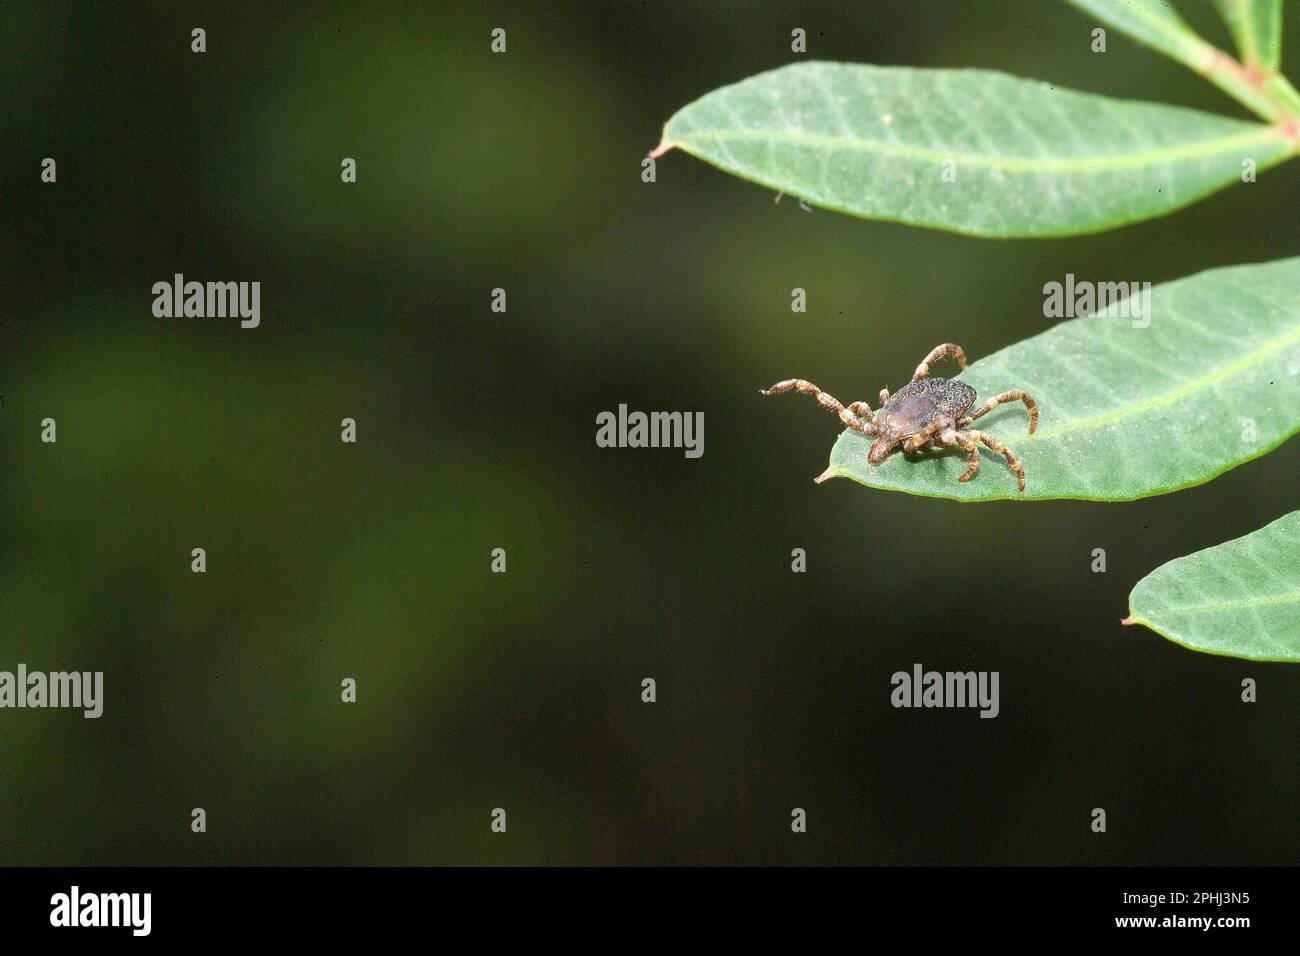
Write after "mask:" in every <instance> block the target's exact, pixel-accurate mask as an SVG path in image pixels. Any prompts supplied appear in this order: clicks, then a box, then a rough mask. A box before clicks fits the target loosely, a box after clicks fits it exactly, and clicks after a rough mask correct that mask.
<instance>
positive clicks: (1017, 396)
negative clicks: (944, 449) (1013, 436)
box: [957, 388, 1038, 435]
mask: <svg viewBox="0 0 1300 956" xmlns="http://www.w3.org/2000/svg"><path fill="white" fill-rule="evenodd" d="M1003 402H1024V403H1025V408H1027V409H1029V434H1031V435H1032V434H1033V433H1034V429H1035V428H1037V427H1038V404H1037V403H1036V402H1035V401H1034V400H1033V399H1032V398H1030V397H1029V395H1028V394H1027V393H1026V392H1022V391H1021V390H1020V389H1018V388H1013V389H1012V390H1011V391H1009V392H1003V393H1002V394H1001V395H994V396H993V397H992V398H990V399H989V400H988V401H987V402H985V403H984V404H983V405H981V406H980V407H979V408H978V409H976V410H975V411H973V412H971V413H970V414H969V415H967V416H966V417H965V418H963V419H962V420H961V421H960V422H958V423H957V424H958V425H959V426H960V427H961V428H965V427H966V426H967V425H969V424H970V423H971V422H973V421H975V419H977V418H979V417H980V416H981V415H987V414H988V413H989V412H991V411H993V409H995V408H997V407H998V406H999V405H1001V404H1002V403H1003Z"/></svg>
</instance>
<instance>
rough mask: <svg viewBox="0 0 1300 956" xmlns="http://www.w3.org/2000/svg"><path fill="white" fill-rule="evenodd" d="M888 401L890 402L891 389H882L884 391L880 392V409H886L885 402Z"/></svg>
mask: <svg viewBox="0 0 1300 956" xmlns="http://www.w3.org/2000/svg"><path fill="white" fill-rule="evenodd" d="M887 401H889V389H887V388H882V389H881V390H880V407H881V408H884V407H885V402H887Z"/></svg>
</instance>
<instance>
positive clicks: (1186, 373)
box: [791, 258, 1300, 501]
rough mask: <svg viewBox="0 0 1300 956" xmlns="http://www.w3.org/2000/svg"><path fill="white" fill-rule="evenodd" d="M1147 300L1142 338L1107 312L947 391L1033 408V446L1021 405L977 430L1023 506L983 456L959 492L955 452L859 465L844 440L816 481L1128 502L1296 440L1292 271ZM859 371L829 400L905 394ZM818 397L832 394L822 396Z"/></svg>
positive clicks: (857, 440)
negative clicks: (970, 390)
mask: <svg viewBox="0 0 1300 956" xmlns="http://www.w3.org/2000/svg"><path fill="white" fill-rule="evenodd" d="M1150 299H1151V302H1150V309H1149V311H1148V312H1146V313H1145V314H1146V315H1148V316H1149V321H1150V325H1149V326H1148V327H1146V328H1142V327H1140V326H1141V325H1143V324H1144V323H1145V322H1146V321H1147V319H1145V318H1143V319H1135V318H1122V317H1121V315H1122V313H1123V312H1124V311H1126V310H1127V305H1126V304H1125V305H1124V306H1115V305H1112V306H1110V308H1109V309H1108V310H1107V311H1106V313H1104V314H1101V315H1097V316H1093V317H1089V318H1082V319H1074V320H1071V321H1068V322H1062V323H1060V324H1059V325H1056V326H1055V327H1053V328H1051V329H1049V330H1048V331H1046V332H1043V333H1042V334H1040V335H1036V336H1034V337H1033V338H1030V339H1026V340H1025V341H1023V342H1019V343H1017V344H1015V345H1012V346H1010V347H1008V348H1005V349H1003V350H1002V351H1000V352H996V353H994V354H993V355H990V356H988V357H987V358H984V359H981V360H979V361H977V362H974V363H973V364H972V365H971V366H970V367H969V368H968V369H967V370H966V371H965V372H963V373H962V374H961V375H959V376H957V377H958V378H960V379H961V380H962V381H965V382H967V383H968V384H970V385H971V386H972V387H974V388H975V390H976V392H978V393H979V394H980V395H981V396H983V397H985V398H987V397H988V396H990V395H993V394H995V393H997V392H1002V391H1006V390H1007V389H1012V388H1022V389H1024V390H1025V391H1027V392H1029V393H1030V395H1032V396H1033V398H1034V399H1035V400H1036V401H1037V402H1038V407H1039V412H1040V418H1039V422H1038V430H1037V431H1036V432H1035V433H1034V434H1033V435H1028V434H1026V429H1027V427H1028V417H1027V415H1026V413H1025V409H1024V406H1022V405H1020V404H1018V403H1017V404H1014V405H1003V406H1001V407H999V408H997V409H995V410H994V411H993V412H992V413H990V414H988V415H986V416H985V417H984V418H981V419H980V420H979V421H978V423H977V424H976V425H975V426H974V427H976V428H980V429H983V430H986V431H989V432H991V433H992V434H994V435H996V436H997V437H999V438H1001V439H1002V440H1003V441H1005V442H1006V443H1007V445H1008V446H1010V447H1011V449H1012V450H1013V451H1014V452H1016V453H1017V454H1019V456H1020V458H1021V461H1022V463H1023V465H1024V469H1025V479H1026V481H1025V490H1024V491H1023V492H1020V491H1018V490H1017V487H1016V479H1015V476H1014V475H1013V474H1012V473H1011V471H1010V469H1009V468H1008V467H1007V465H1006V462H1005V461H1004V460H1003V459H1002V458H1000V457H998V456H997V455H995V454H994V453H993V452H992V451H991V450H987V449H985V450H982V455H981V463H982V467H981V469H980V472H979V474H978V475H976V476H975V478H974V479H973V480H971V481H968V482H966V483H965V484H958V482H957V478H958V476H959V475H961V474H962V472H963V471H965V468H966V463H965V460H964V455H963V454H962V453H960V452H959V451H948V452H945V453H943V454H939V455H934V456H932V457H926V458H924V459H923V460H920V461H910V460H908V459H907V458H905V457H904V456H903V454H902V453H901V452H900V451H896V452H894V453H893V454H892V455H890V456H889V457H888V458H886V459H885V460H884V462H882V463H881V464H880V465H871V464H869V463H868V461H867V449H868V448H869V447H870V444H871V439H869V438H867V437H865V436H863V435H862V434H861V433H860V432H857V431H854V430H851V429H846V430H845V431H844V432H843V433H842V434H841V435H840V437H839V440H838V441H837V442H836V443H835V447H834V449H832V451H831V460H830V467H829V468H828V469H827V471H826V472H825V474H824V477H827V478H830V477H837V476H844V477H848V478H852V479H853V480H855V481H858V482H861V483H862V484H864V485H868V486H870V487H873V488H882V489H886V490H890V491H905V492H909V493H911V494H917V495H929V496H933V497H939V498H954V499H958V500H962V501H989V500H993V499H1013V500H1028V499H1043V498H1083V499H1090V500H1095V501H1124V500H1129V499H1133V498H1145V497H1148V496H1150V495H1158V494H1164V493H1165V492H1169V491H1176V490H1178V489H1180V488H1187V487H1190V486H1192V485H1198V484H1201V483H1202V482H1206V481H1209V480H1210V479H1211V478H1214V477H1216V476H1217V475H1220V474H1222V473H1223V472H1225V471H1227V470H1229V469H1230V468H1233V467H1235V466H1237V465H1240V464H1242V463H1243V462H1246V461H1250V460H1251V459H1253V458H1257V457H1259V456H1260V455H1263V454H1264V453H1265V452H1268V451H1270V450H1272V449H1273V448H1276V447H1277V446H1278V445H1280V444H1281V443H1282V442H1283V441H1285V440H1286V439H1287V438H1288V437H1290V436H1291V435H1293V434H1295V433H1296V431H1298V430H1300V258H1294V259H1284V260H1280V261H1277V262H1270V263H1264V264H1261V265H1246V266H1233V267H1230V268H1226V269H1214V270H1211V271H1209V272H1202V273H1200V274H1198V275H1194V276H1191V277H1189V278H1185V279H1179V280H1177V281H1175V282H1168V283H1165V284H1163V285H1158V286H1155V287H1154V288H1152V289H1151V296H1150ZM954 337H955V338H958V339H959V340H960V336H957V335H955V336H954ZM959 344H960V343H959ZM965 344H966V345H967V346H968V347H969V345H970V343H969V342H967V343H965ZM921 355H924V350H923V351H922V352H921ZM921 355H918V356H917V358H918V359H920V358H921ZM791 371H795V370H793V369H792V370H791ZM863 371H864V378H866V381H864V382H862V383H859V387H860V388H861V391H859V392H858V393H857V394H841V395H840V396H839V397H840V398H841V399H842V400H843V401H844V402H845V403H848V402H849V401H852V400H854V399H857V398H860V397H863V393H864V392H865V393H866V394H867V395H872V396H874V395H875V394H876V391H878V390H879V387H880V386H881V385H886V384H892V385H894V386H898V385H901V384H903V381H899V379H898V378H894V377H893V376H890V375H888V373H887V372H886V371H883V370H879V369H869V368H868V369H864V370H863ZM936 372H937V374H940V375H942V374H943V370H942V369H937V370H936ZM815 380H816V378H815V376H814V381H815ZM904 381H905V379H904ZM820 384H821V385H822V386H823V387H827V388H828V389H829V391H831V392H832V393H835V391H836V389H835V388H831V387H830V385H831V384H833V383H827V382H822V383H820ZM976 401H977V402H978V401H979V399H977V400H976ZM871 404H872V405H873V406H874V405H875V404H876V403H875V402H874V401H873V402H872V403H871ZM816 411H817V409H816V408H815V407H814V409H813V410H812V412H816ZM821 414H825V413H824V412H822V413H821ZM926 454H927V455H928V453H926Z"/></svg>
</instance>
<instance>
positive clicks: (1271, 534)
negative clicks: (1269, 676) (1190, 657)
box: [1124, 511, 1300, 662]
mask: <svg viewBox="0 0 1300 956" xmlns="http://www.w3.org/2000/svg"><path fill="white" fill-rule="evenodd" d="M1124 623H1125V624H1144V625H1146V626H1147V627H1149V628H1151V630H1153V631H1155V632H1156V633H1157V634H1161V635H1163V636H1164V637H1167V638H1169V640H1171V641H1176V642H1177V643H1179V644H1182V645H1183V646H1184V647H1190V648H1191V649H1192V650H1194V651H1205V652H1207V653H1210V654H1226V655H1228V656H1229V657H1245V658H1248V659H1250V660H1256V661H1292V662H1300V511H1293V512H1291V513H1290V514H1289V515H1286V516H1285V517H1282V518H1278V519H1277V520H1276V521H1274V522H1273V523H1272V524H1270V525H1266V526H1265V527H1263V528H1260V529H1259V530H1258V531H1254V532H1251V533H1250V534H1248V535H1246V536H1245V537H1243V538H1237V539H1236V540H1234V541H1228V542H1225V543H1224V544H1219V545H1215V546H1214V547H1213V548H1206V549H1205V550H1204V551H1197V552H1196V553H1195V554H1189V555H1187V556H1186V557H1182V558H1174V560H1172V561H1170V562H1168V563H1167V564H1162V565H1161V566H1160V567H1158V568H1156V569H1155V570H1154V571H1152V572H1151V573H1150V574H1148V575H1147V576H1146V577H1144V578H1143V579H1142V580H1141V581H1139V582H1138V583H1137V587H1135V588H1133V593H1132V594H1130V595H1129V616H1128V618H1127V619H1126V620H1125V621H1124Z"/></svg>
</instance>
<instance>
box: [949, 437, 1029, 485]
mask: <svg viewBox="0 0 1300 956" xmlns="http://www.w3.org/2000/svg"><path fill="white" fill-rule="evenodd" d="M958 434H964V435H965V436H966V437H967V438H968V439H969V440H970V441H971V443H972V445H973V444H974V443H975V442H977V441H982V442H983V443H984V444H986V445H988V446H989V448H991V449H993V450H994V451H995V452H997V453H998V454H999V455H1001V456H1002V457H1003V458H1005V459H1006V460H1007V464H1008V465H1010V466H1011V470H1012V471H1014V472H1015V473H1016V480H1017V481H1018V482H1019V483H1020V490H1021V491H1024V490H1025V469H1024V468H1023V467H1022V466H1021V464H1020V459H1019V458H1018V457H1017V456H1016V453H1015V452H1014V451H1012V450H1011V449H1010V448H1008V447H1007V446H1006V444H1005V443H1004V442H1003V441H1002V439H1000V438H996V437H994V436H993V435H990V434H989V433H988V432H982V431H978V430H976V429H971V430H970V431H968V432H959V433H958ZM962 447H965V446H964V445H963V446H962ZM975 468H976V470H977V471H978V470H979V466H978V465H976V466H975ZM967 474H970V469H969V468H968V469H967ZM957 480H958V481H964V480H965V478H958V479H957Z"/></svg>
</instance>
